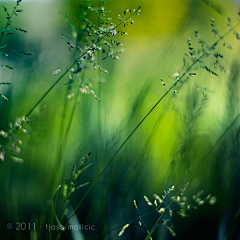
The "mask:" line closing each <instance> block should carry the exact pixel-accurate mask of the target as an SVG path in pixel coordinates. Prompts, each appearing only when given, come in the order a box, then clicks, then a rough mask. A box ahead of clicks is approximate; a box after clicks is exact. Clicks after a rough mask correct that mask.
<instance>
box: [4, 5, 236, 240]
mask: <svg viewBox="0 0 240 240" xmlns="http://www.w3.org/2000/svg"><path fill="white" fill-rule="evenodd" d="M20 2H21V1H17V5H16V7H14V10H13V13H12V14H9V13H8V10H7V8H6V7H4V6H3V9H4V11H5V12H6V14H7V17H6V18H7V25H6V27H5V29H4V30H3V31H2V35H1V39H0V43H1V40H2V38H3V36H5V35H11V34H13V32H12V31H11V29H12V28H11V22H12V21H11V20H12V16H13V15H16V16H18V13H21V12H22V10H18V9H17V7H18V5H19V3H20ZM204 2H205V3H206V4H207V5H209V1H204ZM210 6H211V7H212V8H213V5H211V4H210ZM140 11H141V9H140V7H139V8H138V9H137V10H135V9H134V10H131V9H127V10H126V11H124V12H123V14H122V15H120V14H119V15H118V16H117V19H118V21H119V22H120V23H118V24H114V23H113V20H112V18H111V17H109V14H110V11H107V10H106V9H105V7H104V1H100V2H99V7H96V8H95V7H91V6H90V4H89V2H88V1H82V3H81V4H80V8H79V12H78V14H77V15H76V18H75V17H72V16H70V15H69V14H67V13H64V12H60V13H61V14H62V15H63V16H64V17H65V19H66V22H67V24H68V25H69V27H70V29H71V37H70V36H67V35H65V34H62V36H63V37H64V39H67V42H66V43H67V47H68V49H69V52H70V54H71V56H70V57H71V59H72V64H71V65H70V66H69V67H67V68H66V70H65V71H64V70H62V69H61V68H58V69H57V70H55V71H53V75H54V76H55V75H59V74H60V77H58V78H57V80H56V81H55V83H54V84H53V85H52V86H51V87H50V88H49V89H48V90H47V92H46V93H45V94H44V95H43V96H41V98H40V100H39V101H38V102H37V103H36V104H35V105H34V106H33V107H32V109H31V110H30V111H29V112H28V113H27V114H26V115H24V116H22V117H21V118H17V119H16V120H15V121H14V122H13V123H10V126H9V129H8V130H7V131H3V130H1V131H0V135H1V137H2V138H3V139H4V140H3V142H4V143H1V144H0V159H1V160H2V161H4V160H5V155H6V152H7V151H10V156H11V158H12V160H13V161H15V162H20V163H21V162H23V159H22V158H20V157H19V153H20V152H21V149H20V145H21V144H22V141H21V140H20V139H19V137H18V134H17V133H18V131H22V132H23V133H26V132H27V127H26V126H27V125H26V124H27V123H29V121H30V120H29V119H30V116H31V114H32V112H33V111H34V110H35V109H36V107H37V106H38V105H39V104H40V103H41V102H42V101H43V99H44V98H45V97H46V96H47V95H48V94H49V93H50V92H51V91H52V89H53V88H55V86H56V85H57V84H58V83H59V82H60V80H61V79H62V78H63V77H64V76H66V75H68V81H67V83H66V84H65V85H63V86H64V87H66V88H67V94H66V97H65V102H64V111H63V118H62V119H61V121H60V122H61V123H60V131H59V132H60V133H61V136H60V137H59V139H58V152H57V154H56V159H57V160H56V164H55V166H54V167H55V168H54V173H53V178H54V180H53V181H54V182H53V184H52V189H51V193H52V198H53V206H52V207H53V210H54V211H53V212H54V216H55V220H56V222H57V224H58V225H59V226H60V230H62V231H64V230H65V229H66V226H67V224H68V222H69V219H70V218H71V217H72V216H73V215H74V214H76V211H77V209H78V208H79V207H80V206H81V204H82V203H83V201H84V199H85V198H86V196H87V195H88V194H89V192H90V191H91V189H92V188H93V187H94V185H95V184H96V183H97V182H98V181H99V179H100V177H101V176H102V175H103V173H105V171H106V169H107V168H108V166H109V165H110V163H111V162H112V161H113V160H114V158H115V156H116V155H117V154H118V153H119V152H120V151H121V150H122V148H123V146H125V145H126V143H127V142H128V141H129V139H130V138H131V137H132V136H133V134H134V133H135V132H136V131H137V129H138V128H139V126H140V125H142V123H143V122H145V120H146V118H148V116H149V115H150V114H151V113H152V111H153V110H154V109H155V108H156V106H157V105H159V103H160V102H162V100H163V99H164V98H165V97H166V95H167V94H168V93H169V92H173V93H174V94H175V95H177V94H178V93H181V90H182V89H181V88H182V86H184V84H185V83H186V82H190V83H193V84H192V85H193V88H194V89H195V90H194V91H193V93H192V94H191V96H190V97H191V98H188V99H187V100H188V102H187V103H186V106H187V107H186V109H187V111H188V112H187V113H186V114H185V115H184V114H183V116H184V117H183V122H184V124H185V125H184V129H185V130H186V133H187V134H186V137H185V138H182V139H181V141H180V142H181V144H180V147H179V149H177V151H176V155H175V157H174V159H173V161H172V164H171V165H172V168H174V167H175V165H176V164H181V165H184V164H185V165H184V166H186V174H185V176H184V180H183V182H185V183H184V186H183V187H181V188H180V190H179V191H178V192H177V193H176V194H175V195H174V196H172V197H170V196H169V195H171V194H172V192H173V191H174V190H175V188H174V186H172V187H171V188H169V189H168V190H167V191H164V194H163V195H162V196H159V195H157V194H154V195H153V197H154V200H153V201H151V200H149V198H148V197H147V196H144V200H145V202H146V203H147V205H148V206H150V207H152V208H153V209H154V212H155V213H157V215H158V220H157V221H156V222H155V224H154V225H153V226H152V228H151V229H149V228H148V227H147V223H146V222H145V220H144V219H143V215H142V214H141V212H140V210H139V208H138V205H137V202H136V201H135V200H134V207H135V208H136V210H137V213H138V217H137V218H136V219H137V220H138V222H139V225H143V226H144V228H145V231H146V233H147V236H146V238H145V239H152V237H151V236H152V234H153V233H154V231H155V230H156V229H157V227H158V224H159V222H160V220H161V221H162V223H163V225H164V226H165V227H166V228H167V229H168V230H169V232H170V233H171V234H172V236H176V233H175V231H174V227H173V217H174V213H177V214H178V215H179V216H181V217H187V216H189V215H190V214H189V212H190V210H191V209H197V208H199V207H201V206H202V205H204V204H206V203H209V204H210V205H212V204H215V203H216V201H217V198H216V197H215V196H212V195H210V194H208V195H207V196H204V197H203V191H199V192H197V193H196V194H194V195H192V196H190V197H189V196H187V194H186V189H187V185H188V183H189V182H190V181H191V180H192V177H193V176H194V174H195V172H196V171H197V170H198V168H199V166H200V165H201V164H202V162H203V161H204V160H205V159H206V157H204V158H203V159H202V161H201V162H200V163H199V165H197V167H196V168H195V169H193V171H191V170H192V169H188V165H189V164H188V162H187V161H185V158H186V159H190V158H191V155H190V154H189V155H188V156H187V157H186V155H187V154H188V149H189V148H191V144H193V139H194V137H195V136H194V134H192V132H193V129H194V123H195V122H196V119H197V118H198V116H199V115H200V114H201V113H202V111H203V109H204V107H205V105H206V104H207V103H208V100H209V97H208V93H209V92H210V91H208V89H206V88H204V87H202V86H200V84H198V83H196V82H195V81H194V79H195V76H197V75H198V73H199V72H198V70H202V69H203V70H206V71H207V72H208V73H210V74H211V75H213V76H214V77H215V76H216V77H218V76H219V73H218V70H220V71H222V72H225V73H228V71H227V70H226V68H225V67H224V66H223V64H222V63H221V61H222V59H223V55H222V54H221V53H220V52H218V51H217V50H216V47H217V46H218V45H219V43H220V42H223V41H225V37H226V35H227V34H228V33H229V32H232V33H233V34H234V36H235V37H236V39H237V40H240V35H239V33H238V32H237V31H236V26H238V25H239V23H238V24H237V25H236V26H232V23H231V20H230V19H229V18H228V20H227V26H228V28H229V29H228V30H229V31H228V32H227V33H226V34H225V35H221V34H220V33H219V31H218V29H217V28H216V26H215V21H214V19H211V26H212V33H213V34H214V37H216V38H217V40H216V41H215V42H214V43H213V44H212V45H208V44H207V42H206V41H205V40H203V39H202V38H201V37H200V36H199V34H198V32H197V31H195V38H196V40H197V42H198V44H199V47H198V48H196V47H195V46H194V44H193V43H192V39H191V38H188V39H187V45H188V52H186V53H185V56H184V58H183V65H182V68H181V69H180V70H179V71H177V72H176V73H175V74H173V75H172V77H173V83H172V85H171V86H170V88H168V90H167V91H166V92H165V93H164V94H163V95H162V97H161V98H160V99H159V100H158V101H157V102H156V104H155V105H154V106H153V107H152V108H151V109H150V111H148V113H147V114H146V115H145V116H144V118H142V120H141V121H140V122H139V123H138V124H137V125H136V127H135V128H134V129H133V130H132V132H131V133H130V134H129V135H128V137H127V138H126V139H125V140H124V141H123V143H122V144H121V145H120V147H119V148H117V150H116V151H115V153H114V154H113V155H112V157H110V159H109V160H108V161H107V163H106V165H105V166H104V167H103V169H100V173H99V175H98V176H97V177H96V178H95V180H94V181H93V182H92V184H91V185H90V187H89V188H88V190H87V192H86V193H85V194H84V195H83V197H82V198H81V199H80V201H79V202H78V204H77V205H76V207H75V210H74V212H73V213H72V214H71V216H70V217H69V218H68V219H67V214H68V205H69V203H70V198H71V197H72V195H73V193H75V192H76V190H78V189H80V188H82V187H84V186H86V185H88V182H87V183H84V184H81V185H78V186H77V181H78V179H79V178H80V177H81V175H82V173H83V172H84V171H85V170H86V169H87V168H88V167H89V166H90V164H89V165H87V166H86V162H87V160H88V159H89V156H90V153H89V154H88V155H86V156H85V157H83V158H82V159H81V161H80V163H79V164H78V165H74V168H73V171H72V175H71V178H70V180H67V179H64V181H63V184H62V185H58V184H59V183H58V181H59V179H61V177H62V176H61V170H62V167H63V165H62V159H63V158H64V148H65V146H66V143H67V140H68V134H69V132H70V128H71V126H72V125H73V115H74V110H75V107H76V104H77V102H78V101H79V100H80V99H81V98H82V94H81V93H83V94H88V95H90V96H92V97H93V98H95V99H96V100H98V101H100V97H99V95H98V94H97V93H99V91H97V90H95V89H94V83H95V82H98V83H101V82H102V79H95V78H94V77H91V78H90V77H89V76H91V74H88V72H90V73H91V71H93V72H94V71H97V72H98V73H99V72H102V73H109V72H108V70H106V69H105V68H104V66H103V65H102V63H103V62H104V61H105V62H106V61H108V60H115V59H119V56H118V55H119V54H120V53H122V50H121V49H119V47H121V46H122V44H121V43H120V42H119V41H118V38H117V36H123V35H128V34H127V32H126V31H123V30H122V29H121V28H120V27H126V26H129V25H132V24H133V23H134V20H133V17H134V16H135V15H139V13H140ZM92 14H94V17H92ZM238 15H240V13H239V12H238ZM96 18H97V19H98V20H97V21H98V22H97V23H96V20H94V19H96ZM92 19H93V20H92ZM238 20H239V21H240V19H238ZM14 29H15V30H16V31H20V32H23V33H26V32H27V31H26V30H24V29H22V28H14ZM223 46H225V47H227V48H228V49H230V50H231V49H232V47H231V46H230V45H228V44H227V43H225V42H223ZM6 47H7V45H2V46H1V57H8V56H9V55H8V53H7V51H10V52H12V53H14V55H15V56H17V57H19V56H20V54H23V55H32V53H29V52H25V51H17V50H10V49H7V48H6ZM210 56H211V57H213V58H214V70H213V69H212V67H211V66H209V63H208V62H207V60H206V59H207V58H208V57H210ZM1 67H2V68H6V69H10V70H14V68H13V67H11V66H9V65H1ZM161 83H162V85H163V86H166V83H165V81H164V80H163V79H162V78H161ZM0 84H1V85H3V84H5V85H9V84H11V83H7V82H1V83H0ZM96 92H97V93H96ZM199 92H201V93H202V95H203V97H202V100H201V101H200V103H199V104H198V105H197V106H196V104H195V103H196V102H197V101H198V95H197V94H198V93H199ZM0 95H1V96H2V97H3V98H4V99H5V100H8V99H7V98H6V97H5V96H4V95H3V94H2V93H0ZM175 95H174V96H175ZM192 95H193V96H192ZM199 95H200V94H199ZM187 97H188V96H187ZM74 98H75V99H74ZM71 99H74V100H75V101H73V102H72V103H73V107H72V109H70V108H68V106H69V104H70V103H69V102H70V101H71ZM193 103H194V106H192V104H193ZM175 110H177V111H178V112H180V110H179V108H178V107H175ZM69 113H70V114H69ZM67 116H70V117H69V119H70V120H69V119H67ZM154 126H155V125H154ZM230 126H231V125H230ZM153 129H154V128H153ZM228 129H229V128H228ZM228 129H227V130H228ZM227 130H226V131H227ZM224 134H225V132H224V133H223V135H224ZM150 135H151V133H150ZM223 135H222V136H223ZM222 136H221V137H222ZM221 137H220V138H221ZM217 143H218V141H217V142H216V144H217ZM216 144H215V145H216ZM215 145H214V146H213V148H214V147H215ZM213 148H212V149H213ZM7 149H8V150H7ZM210 151H211V150H210ZM210 151H209V152H210ZM209 152H208V153H207V155H208V154H209ZM207 155H206V156H207ZM184 161H185V162H184ZM189 172H190V176H189ZM58 173H59V174H58ZM188 176H189V177H188ZM185 178H187V181H185ZM56 183H57V184H56ZM176 184H177V183H176ZM56 185H58V187H57V188H56ZM59 193H61V197H60V198H59V197H58V194H59ZM60 199H62V200H63V202H64V207H63V208H61V211H62V217H61V219H60V220H59V219H58V214H57V212H58V211H57V209H56V206H57V200H60ZM49 212H50V215H51V210H50V211H49ZM43 214H45V213H43ZM49 219H50V220H48V221H50V223H53V219H51V216H50V217H49ZM136 219H132V220H130V221H129V222H127V223H126V224H122V225H121V227H122V229H121V231H120V232H119V234H118V236H122V235H123V234H124V232H125V231H126V229H127V228H128V227H129V226H130V225H131V223H133V222H134V221H135V220H136ZM64 222H65V224H63V223H64ZM39 228H40V227H39ZM61 234H62V232H60V233H58V234H57V236H58V238H60V236H61ZM46 238H48V239H50V238H51V234H50V233H48V234H47V237H46Z"/></svg>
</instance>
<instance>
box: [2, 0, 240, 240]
mask: <svg viewBox="0 0 240 240" xmlns="http://www.w3.org/2000/svg"><path fill="white" fill-rule="evenodd" d="M90 3H91V4H92V6H98V1H90ZM1 4H4V5H5V6H6V7H7V8H8V9H9V11H11V10H10V9H12V8H13V7H14V6H15V3H14V2H13V1H6V2H5V1H1ZM78 5H79V1H76V0H75V1H72V0H71V1H70V0H69V1H23V2H22V3H20V9H23V12H22V13H19V16H18V17H15V18H13V23H12V26H15V27H21V28H23V29H26V30H27V31H28V32H27V33H26V34H24V33H21V32H15V33H14V34H13V35H10V36H6V37H4V38H3V41H2V43H1V44H2V45H3V44H7V45H8V47H9V48H12V49H19V50H24V51H27V52H32V53H33V54H34V55H33V56H20V57H19V58H18V57H16V56H14V54H9V57H8V58H6V57H4V56H1V58H0V61H1V65H3V64H9V65H12V66H14V68H15V71H11V70H8V69H0V76H1V80H0V82H11V83H12V85H10V86H8V85H6V86H5V85H1V86H0V87H1V92H3V93H4V94H5V95H6V96H7V97H8V98H9V101H4V100H3V99H2V100H1V101H0V108H1V119H0V127H1V129H3V130H7V128H8V124H9V122H10V121H14V119H16V117H18V116H22V115H26V114H27V113H28V112H29V111H30V109H31V108H32V107H33V106H34V104H35V103H36V102H37V101H38V100H39V99H40V98H41V97H42V96H43V94H44V93H45V92H46V91H47V90H48V89H49V88H50V86H51V85H52V84H53V83H54V82H55V81H56V80H57V77H58V75H56V76H54V75H53V72H54V71H55V70H56V69H62V71H64V70H65V69H67V68H68V67H69V66H70V65H71V63H72V61H73V56H72V54H71V52H69V51H68V45H67V44H66V42H67V39H65V38H63V37H61V34H62V33H63V34H65V35H69V36H70V35H71V31H70V28H69V26H68V25H67V24H66V23H65V19H64V17H63V16H62V15H60V14H59V13H58V12H57V10H59V11H65V12H68V13H69V14H70V15H72V16H75V15H76V13H77V12H78V11H79V9H78ZM138 6H141V9H142V12H141V13H140V15H139V16H136V17H134V19H133V20H134V24H133V25H132V26H128V27H126V32H127V33H128V36H122V37H120V36H117V37H116V38H117V40H118V41H120V42H121V43H123V47H119V49H124V53H123V54H120V55H119V57H120V59H119V60H114V61H112V60H105V61H102V63H101V64H102V66H103V67H104V68H105V69H107V70H108V71H109V74H104V73H102V74H101V77H102V78H103V79H104V83H102V84H101V101H100V102H98V101H97V100H96V99H94V98H93V97H91V96H90V95H84V94H82V95H81V98H80V101H79V102H78V103H77V105H76V109H75V112H74V116H73V120H72V123H71V125H70V130H69V134H68V137H67V140H66V141H63V140H62V139H63V137H64V136H63V135H64V131H63V129H62V127H61V124H62V119H63V117H64V116H65V119H66V122H65V123H67V122H69V121H70V119H71V111H72V108H73V105H74V100H72V99H71V100H69V102H70V103H69V104H68V105H67V110H66V109H65V110H64V103H65V101H66V94H67V85H66V83H67V82H68V77H67V75H66V76H65V77H64V78H63V79H62V80H61V81H60V82H59V83H58V84H57V85H56V87H55V88H54V89H53V90H52V91H51V92H50V94H48V95H47V97H46V98H44V100H43V101H42V102H41V103H40V104H39V105H38V107H37V108H36V109H35V110H34V111H33V112H32V114H31V122H30V123H29V124H28V126H27V130H28V133H27V134H22V135H21V139H22V142H23V144H22V147H21V149H22V152H21V153H20V157H21V158H23V159H24V162H23V163H22V164H18V163H15V162H13V161H12V160H11V158H8V157H7V158H6V159H5V161H4V162H1V164H0V194H1V195H0V196H1V197H0V209H1V214H0V221H1V224H0V225H1V227H0V228H1V233H2V236H4V238H3V239H36V238H35V236H34V233H33V232H32V231H29V230H28V231H27V230H26V231H16V229H15V228H14V227H13V229H11V230H9V229H7V227H6V226H7V223H9V222H10V223H12V224H13V225H14V224H16V223H17V222H31V223H33V222H34V223H40V222H41V221H43V222H44V221H47V219H48V215H49V209H50V207H49V205H50V200H51V198H52V192H53V187H54V186H55V187H56V185H57V184H61V182H62V180H63V178H64V177H66V178H67V179H70V175H71V171H72V167H73V165H74V164H75V163H76V162H77V161H79V159H81V157H83V156H84V155H86V154H87V153H88V152H89V151H91V152H92V154H91V157H90V159H89V162H91V163H92V166H91V168H89V169H87V170H86V171H85V172H84V173H83V175H82V176H81V177H80V179H79V181H78V182H79V184H81V183H84V182H90V183H92V182H93V181H94V180H95V179H96V177H97V175H98V174H99V173H100V171H101V170H102V169H103V167H104V166H105V165H106V164H107V163H108V161H109V159H110V158H111V157H112V155H113V154H114V153H115V152H116V150H117V149H118V148H119V146H120V145H121V144H122V142H123V141H124V140H125V139H126V138H127V136H128V135H129V134H130V133H131V131H132V130H133V129H134V127H135V126H136V125H137V124H138V123H139V122H140V120H141V119H142V118H143V117H144V116H145V114H147V112H148V111H149V110H150V109H151V108H152V106H153V105H154V104H155V103H156V102H157V101H158V99H159V98H160V97H161V96H162V95H163V94H164V93H165V92H166V91H167V89H168V88H169V87H170V86H171V84H172V82H173V81H174V78H173V77H172V75H173V74H174V73H176V72H177V71H179V70H180V69H181V67H182V58H183V56H184V52H187V51H188V46H187V43H186V41H187V38H188V37H190V38H191V39H192V42H193V45H194V46H195V47H196V48H198V44H197V41H196V39H195V37H194V31H195V30H197V31H198V32H199V35H200V36H201V37H202V38H203V39H204V40H205V41H206V42H207V43H208V44H209V45H211V44H212V43H214V41H216V38H215V37H214V36H213V34H212V33H211V31H212V27H211V26H210V24H211V18H214V19H215V22H216V25H217V28H218V30H219V32H220V33H221V34H224V33H225V32H226V31H227V26H226V22H227V17H230V18H231V21H232V23H233V25H235V24H236V23H237V9H238V4H237V2H233V1H227V0H221V1H204V0H184V1H182V0H172V1H163V0H159V1H144V0H138V1H110V0H109V1H106V4H105V8H106V9H108V10H111V14H110V16H111V17H112V18H113V20H114V21H115V22H117V21H118V20H117V14H121V15H122V14H123V11H124V10H126V9H128V8H130V9H134V8H136V9H137V8H138ZM5 17H6V15H5V13H4V11H3V9H1V12H0V28H1V29H2V28H4V26H5V24H6V18H5ZM90 17H91V16H90ZM93 21H96V18H93ZM238 30H239V29H238ZM124 31H125V29H124ZM225 41H226V42H227V43H228V44H230V45H231V46H232V47H233V50H231V51H230V50H229V49H226V47H225V48H224V47H222V46H221V44H219V47H218V51H219V52H220V53H221V54H222V55H223V56H224V58H223V59H222V64H223V65H224V67H225V68H226V69H227V70H228V73H227V74H226V73H221V72H220V71H219V70H216V72H217V73H218V74H219V77H216V76H214V75H212V74H209V73H208V72H207V71H205V70H203V69H200V70H197V71H196V72H197V75H196V76H195V77H194V78H191V79H190V80H189V81H187V82H186V83H185V84H183V86H182V87H181V88H180V89H179V90H178V93H175V94H174V93H173V92H172V91H171V92H170V93H169V94H168V95H167V96H166V97H165V98H164V100H163V101H162V102H161V103H160V104H159V105H158V106H157V107H156V109H154V111H153V112H152V113H151V114H150V115H149V117H148V118H147V119H146V121H144V123H143V124H142V125H141V126H140V128H139V129H138V130H137V131H136V133H134V135H133V136H132V137H131V138H130V140H129V141H128V142H127V144H126V145H125V146H124V147H123V148H122V149H121V151H120V152H119V153H118V154H117V156H116V157H115V159H114V160H113V161H112V162H111V164H110V165H109V166H108V167H107V169H106V171H105V172H104V173H103V175H102V176H101V178H100V179H99V181H98V182H97V183H96V185H95V186H94V188H93V189H92V191H91V192H90V193H89V195H88V196H87V198H86V199H85V200H84V202H83V204H82V205H81V206H80V208H79V209H78V211H77V217H78V219H79V221H80V223H82V224H91V225H94V226H95V230H94V231H85V232H84V234H85V236H86V239H92V238H94V237H97V236H98V235H100V234H102V233H103V232H105V231H107V230H111V229H113V228H115V227H116V226H119V225H121V224H123V223H125V222H127V221H129V220H131V219H134V218H136V217H138V212H137V211H136V209H135V207H134V205H133V200H134V199H135V200H136V201H137V203H138V207H139V209H140V211H141V213H142V214H145V213H148V212H150V211H152V209H151V207H149V206H147V204H146V202H145V201H144V199H143V196H144V195H146V196H148V197H149V198H150V200H152V199H153V197H152V196H153V194H154V193H156V194H158V195H162V194H163V190H164V189H165V190H167V189H168V188H169V187H171V186H172V185H174V186H175V188H176V189H177V190H178V189H180V188H181V187H182V186H183V184H184V183H185V181H186V180H187V179H188V177H189V176H190V174H191V173H192V172H193V171H194V169H195V168H196V167H197V166H198V164H199V162H200V161H201V160H202V159H203V157H204V156H205V155H206V154H207V153H208V151H209V150H210V149H211V147H212V146H213V145H214V143H215V142H216V141H217V140H218V138H219V137H220V136H221V134H222V133H223V132H224V131H225V130H226V129H227V127H228V126H229V125H230V124H231V122H232V121H233V120H234V118H235V117H236V116H237V114H239V112H240V109H239V60H240V59H239V42H238V41H237V40H236V38H235V37H234V36H233V35H232V34H229V35H228V36H227V37H226V39H225ZM213 61H214V59H213V58H211V57H210V58H209V60H207V61H206V62H207V64H208V66H210V68H212V69H213ZM88 74H89V77H90V78H92V79H93V83H92V87H93V89H94V90H95V91H96V93H97V94H99V92H98V90H99V83H98V79H97V78H98V75H97V74H96V72H94V71H93V70H89V73H88ZM160 78H162V79H164V82H165V84H166V85H165V86H163V85H162V83H161V81H160ZM205 95H206V96H207V99H206V98H205V97H204V96H205ZM73 99H74V98H73ZM71 101H72V102H71ZM66 126H67V124H66ZM99 127H100V130H99ZM99 133H100V135H99ZM61 144H62V147H61V149H60V146H61ZM59 152H61V155H59ZM239 155H240V151H239V120H237V121H236V122H235V123H234V125H233V126H232V127H231V128H230V129H229V131H228V132H227V133H226V134H225V135H224V137H223V138H222V139H221V140H220V141H219V142H218V144H217V146H216V147H215V148H214V150H213V151H212V152H211V153H210V154H209V155H208V157H207V159H206V160H205V162H204V163H203V164H202V165H201V167H200V168H199V169H198V171H197V172H196V173H195V175H194V177H193V180H192V181H191V183H190V186H189V187H188V189H187V192H186V195H187V196H189V199H190V201H191V196H192V195H193V194H195V193H197V192H198V191H200V190H202V189H203V190H204V193H203V195H204V196H207V195H208V194H209V193H210V194H212V195H214V196H216V198H217V203H216V204H215V205H213V206H210V205H209V204H207V203H206V204H205V205H204V206H201V207H199V208H198V210H191V211H189V216H190V218H180V217H179V216H177V214H175V215H174V218H173V227H174V229H175V231H176V234H177V236H176V237H174V238H175V239H193V238H194V239H203V238H204V239H223V238H220V237H221V236H225V235H226V234H228V238H227V239H239V238H240V236H239V235H238V231H237V228H235V227H236V226H237V224H238V223H239V212H238V209H239V200H238V199H239V180H240V178H239ZM59 156H61V159H59ZM87 188H88V186H87V187H85V188H82V189H80V190H78V191H77V192H76V193H74V195H73V197H72V198H71V205H72V206H73V207H75V206H76V205H77V203H78V202H79V201H80V199H81V197H82V196H83V195H84V193H85V192H86V190H87ZM175 193H176V191H175V192H174V193H173V194H175ZM59 201H61V199H60V200H59ZM61 211H62V209H61V207H59V214H60V213H61ZM45 218H46V219H45ZM157 218H158V215H157V213H153V214H149V215H147V216H146V217H145V218H144V220H145V222H146V225H147V227H148V229H151V227H152V226H153V225H154V223H155V222H156V220H157ZM41 219H43V220H41ZM231 219H233V220H232V222H231V221H230V220H231ZM14 226H15V225H14ZM226 226H228V228H226V229H225V227H226ZM120 229H121V228H118V229H116V230H114V231H110V232H109V233H107V234H105V235H102V236H101V237H98V239H118V238H120V237H118V236H117V235H118V233H119V231H120ZM224 229H225V231H224ZM221 231H222V232H223V233H221ZM221 234H222V235H221ZM41 236H42V239H45V235H44V234H43V235H41ZM145 236H146V230H145V229H144V227H143V226H139V224H138V221H135V222H134V223H133V224H131V225H130V227H129V229H127V230H126V232H125V233H124V234H123V236H122V237H121V238H120V239H144V237H145ZM53 238H55V233H53ZM171 238H172V237H171V235H170V234H169V233H168V231H167V230H166V229H165V228H164V227H163V226H162V225H161V224H160V225H159V227H158V228H157V230H156V231H155V232H154V234H153V239H171ZM63 239H72V236H71V233H70V232H66V233H65V234H64V235H63Z"/></svg>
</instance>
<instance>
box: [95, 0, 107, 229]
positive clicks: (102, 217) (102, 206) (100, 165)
mask: <svg viewBox="0 0 240 240" xmlns="http://www.w3.org/2000/svg"><path fill="white" fill-rule="evenodd" d="M98 9H99V11H100V9H101V0H99V2H98ZM99 14H100V13H99ZM97 24H98V28H99V27H100V16H98V22H97ZM100 62H101V53H100V51H98V55H97V63H98V66H99V65H100ZM97 74H98V79H99V82H98V98H99V99H102V82H101V75H102V74H101V71H100V69H98V72H97ZM97 104H98V171H100V170H101V169H102V168H103V159H102V103H101V101H98V102H97ZM99 185H100V231H101V232H104V231H105V223H106V218H105V216H106V214H105V211H106V207H105V199H104V179H103V177H102V178H101V179H100V183H99Z"/></svg>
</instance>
